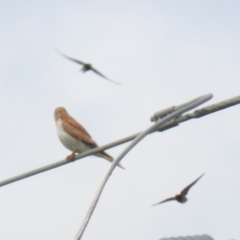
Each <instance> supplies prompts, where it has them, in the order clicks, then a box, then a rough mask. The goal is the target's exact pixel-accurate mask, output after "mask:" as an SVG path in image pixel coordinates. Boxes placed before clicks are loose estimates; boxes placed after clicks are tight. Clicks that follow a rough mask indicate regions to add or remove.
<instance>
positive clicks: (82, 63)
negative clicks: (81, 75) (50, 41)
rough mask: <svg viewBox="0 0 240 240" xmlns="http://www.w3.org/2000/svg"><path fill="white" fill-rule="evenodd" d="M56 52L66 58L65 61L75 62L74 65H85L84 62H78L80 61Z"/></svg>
mask: <svg viewBox="0 0 240 240" xmlns="http://www.w3.org/2000/svg"><path fill="white" fill-rule="evenodd" d="M56 50H57V49H56ZM57 51H58V50H57ZM58 52H59V53H60V54H61V55H62V56H64V57H65V58H67V59H69V60H71V61H73V62H75V63H78V64H81V65H84V64H85V63H84V62H82V61H80V60H77V59H75V58H71V57H68V56H67V55H65V54H63V53H61V52H60V51H58Z"/></svg>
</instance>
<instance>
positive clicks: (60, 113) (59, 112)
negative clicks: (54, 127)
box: [54, 107, 68, 121]
mask: <svg viewBox="0 0 240 240" xmlns="http://www.w3.org/2000/svg"><path fill="white" fill-rule="evenodd" d="M66 116H68V112H67V110H66V109H65V108H64V107H58V108H56V109H55V111H54V118H55V121H57V120H58V119H59V118H63V117H66Z"/></svg>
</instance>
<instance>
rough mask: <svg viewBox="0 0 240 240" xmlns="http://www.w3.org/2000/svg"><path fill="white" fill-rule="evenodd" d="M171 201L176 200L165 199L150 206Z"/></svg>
mask: <svg viewBox="0 0 240 240" xmlns="http://www.w3.org/2000/svg"><path fill="white" fill-rule="evenodd" d="M173 200H176V199H175V197H171V198H167V199H165V200H163V201H161V202H159V203H155V204H153V205H152V206H156V205H158V204H161V203H165V202H169V201H173Z"/></svg>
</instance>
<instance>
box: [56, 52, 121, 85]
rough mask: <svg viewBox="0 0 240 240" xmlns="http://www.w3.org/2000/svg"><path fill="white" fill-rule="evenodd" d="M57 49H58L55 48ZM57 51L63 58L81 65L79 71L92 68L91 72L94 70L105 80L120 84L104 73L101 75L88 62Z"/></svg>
mask: <svg viewBox="0 0 240 240" xmlns="http://www.w3.org/2000/svg"><path fill="white" fill-rule="evenodd" d="M56 50H57V49H56ZM57 51H58V50H57ZM58 52H59V53H60V54H61V55H62V56H64V57H65V58H67V59H69V60H71V61H73V62H75V63H77V64H80V65H82V66H83V67H82V68H81V69H80V71H82V72H87V71H90V70H92V71H93V72H95V73H96V74H98V75H99V76H101V77H103V78H104V79H106V80H108V81H110V82H112V83H115V84H118V85H120V83H118V82H115V81H113V80H111V79H109V78H107V77H106V76H104V75H103V74H102V73H100V72H99V71H98V70H97V69H96V68H94V67H93V66H92V65H91V64H90V63H85V62H82V61H80V60H77V59H75V58H71V57H68V56H66V55H65V54H63V53H61V52H60V51H58Z"/></svg>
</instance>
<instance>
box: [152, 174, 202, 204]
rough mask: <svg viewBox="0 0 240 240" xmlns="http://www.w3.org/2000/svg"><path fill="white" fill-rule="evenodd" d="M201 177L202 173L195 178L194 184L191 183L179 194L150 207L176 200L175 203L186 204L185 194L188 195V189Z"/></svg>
mask: <svg viewBox="0 0 240 240" xmlns="http://www.w3.org/2000/svg"><path fill="white" fill-rule="evenodd" d="M203 175H204V173H203V174H202V175H201V176H200V177H199V178H197V179H196V180H195V181H194V182H192V183H191V184H189V185H188V186H187V187H185V188H184V189H183V190H182V191H181V193H180V194H177V195H176V196H175V197H171V198H167V199H165V200H163V201H161V202H159V203H156V204H154V205H152V206H156V205H158V204H161V203H164V202H168V201H172V200H176V201H178V202H180V203H185V202H187V198H186V196H187V194H188V191H189V189H190V188H191V187H192V186H193V185H194V184H195V183H196V182H197V181H198V180H199V179H200V178H201V177H202V176H203Z"/></svg>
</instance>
